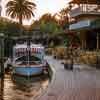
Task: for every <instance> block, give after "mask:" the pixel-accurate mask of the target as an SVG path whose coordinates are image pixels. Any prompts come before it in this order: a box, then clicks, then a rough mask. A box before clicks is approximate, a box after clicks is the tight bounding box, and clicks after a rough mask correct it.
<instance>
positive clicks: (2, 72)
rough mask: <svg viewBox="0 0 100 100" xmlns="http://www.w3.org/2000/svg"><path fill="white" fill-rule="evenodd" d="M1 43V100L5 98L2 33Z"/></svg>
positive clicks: (1, 35)
mask: <svg viewBox="0 0 100 100" xmlns="http://www.w3.org/2000/svg"><path fill="white" fill-rule="evenodd" d="M0 43H1V48H0V49H1V50H0V56H1V57H0V67H1V68H0V70H1V72H0V74H1V84H0V85H1V89H0V92H1V95H0V100H3V91H4V72H5V71H4V35H3V34H0Z"/></svg>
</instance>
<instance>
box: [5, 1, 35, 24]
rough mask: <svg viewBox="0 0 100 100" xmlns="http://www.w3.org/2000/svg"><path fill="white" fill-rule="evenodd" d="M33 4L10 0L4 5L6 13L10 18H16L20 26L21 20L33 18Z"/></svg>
mask: <svg viewBox="0 0 100 100" xmlns="http://www.w3.org/2000/svg"><path fill="white" fill-rule="evenodd" d="M35 6H36V5H35V3H33V2H30V1H28V0H10V1H9V2H8V3H7V5H6V8H7V9H6V13H7V15H8V16H10V17H11V18H16V19H18V20H19V23H20V24H21V25H22V20H23V19H30V18H31V17H32V16H34V13H33V10H34V9H35Z"/></svg>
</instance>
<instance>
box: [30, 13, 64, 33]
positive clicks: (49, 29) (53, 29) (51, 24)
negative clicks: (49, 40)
mask: <svg viewBox="0 0 100 100" xmlns="http://www.w3.org/2000/svg"><path fill="white" fill-rule="evenodd" d="M34 28H38V29H40V31H41V32H42V33H46V34H49V33H50V34H51V33H53V34H54V33H57V32H60V31H62V29H61V28H60V27H59V25H58V23H57V21H56V19H55V18H54V17H53V16H52V15H51V14H48V13H47V14H44V15H43V16H42V17H41V18H40V19H39V20H38V21H35V22H34V23H33V24H32V25H31V30H32V29H34Z"/></svg>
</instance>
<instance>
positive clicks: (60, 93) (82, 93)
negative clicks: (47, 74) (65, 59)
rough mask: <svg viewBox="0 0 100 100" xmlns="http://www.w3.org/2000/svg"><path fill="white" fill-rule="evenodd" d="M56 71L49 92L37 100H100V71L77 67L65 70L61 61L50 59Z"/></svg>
mask: <svg viewBox="0 0 100 100" xmlns="http://www.w3.org/2000/svg"><path fill="white" fill-rule="evenodd" d="M48 61H49V63H50V65H51V66H52V68H53V70H54V75H53V80H52V82H51V84H50V86H49V87H48V90H47V91H46V92H45V93H44V94H42V95H41V96H40V97H38V98H37V99H36V100H100V71H97V70H96V69H92V68H87V67H86V66H85V65H83V66H80V65H75V66H74V67H75V69H74V70H73V71H69V70H65V69H64V67H63V65H62V64H61V63H60V61H57V60H54V59H53V58H52V57H49V58H48Z"/></svg>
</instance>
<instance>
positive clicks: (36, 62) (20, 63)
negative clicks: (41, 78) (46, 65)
mask: <svg viewBox="0 0 100 100" xmlns="http://www.w3.org/2000/svg"><path fill="white" fill-rule="evenodd" d="M16 64H18V65H28V64H29V65H34V64H35V65H38V64H42V61H16Z"/></svg>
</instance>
